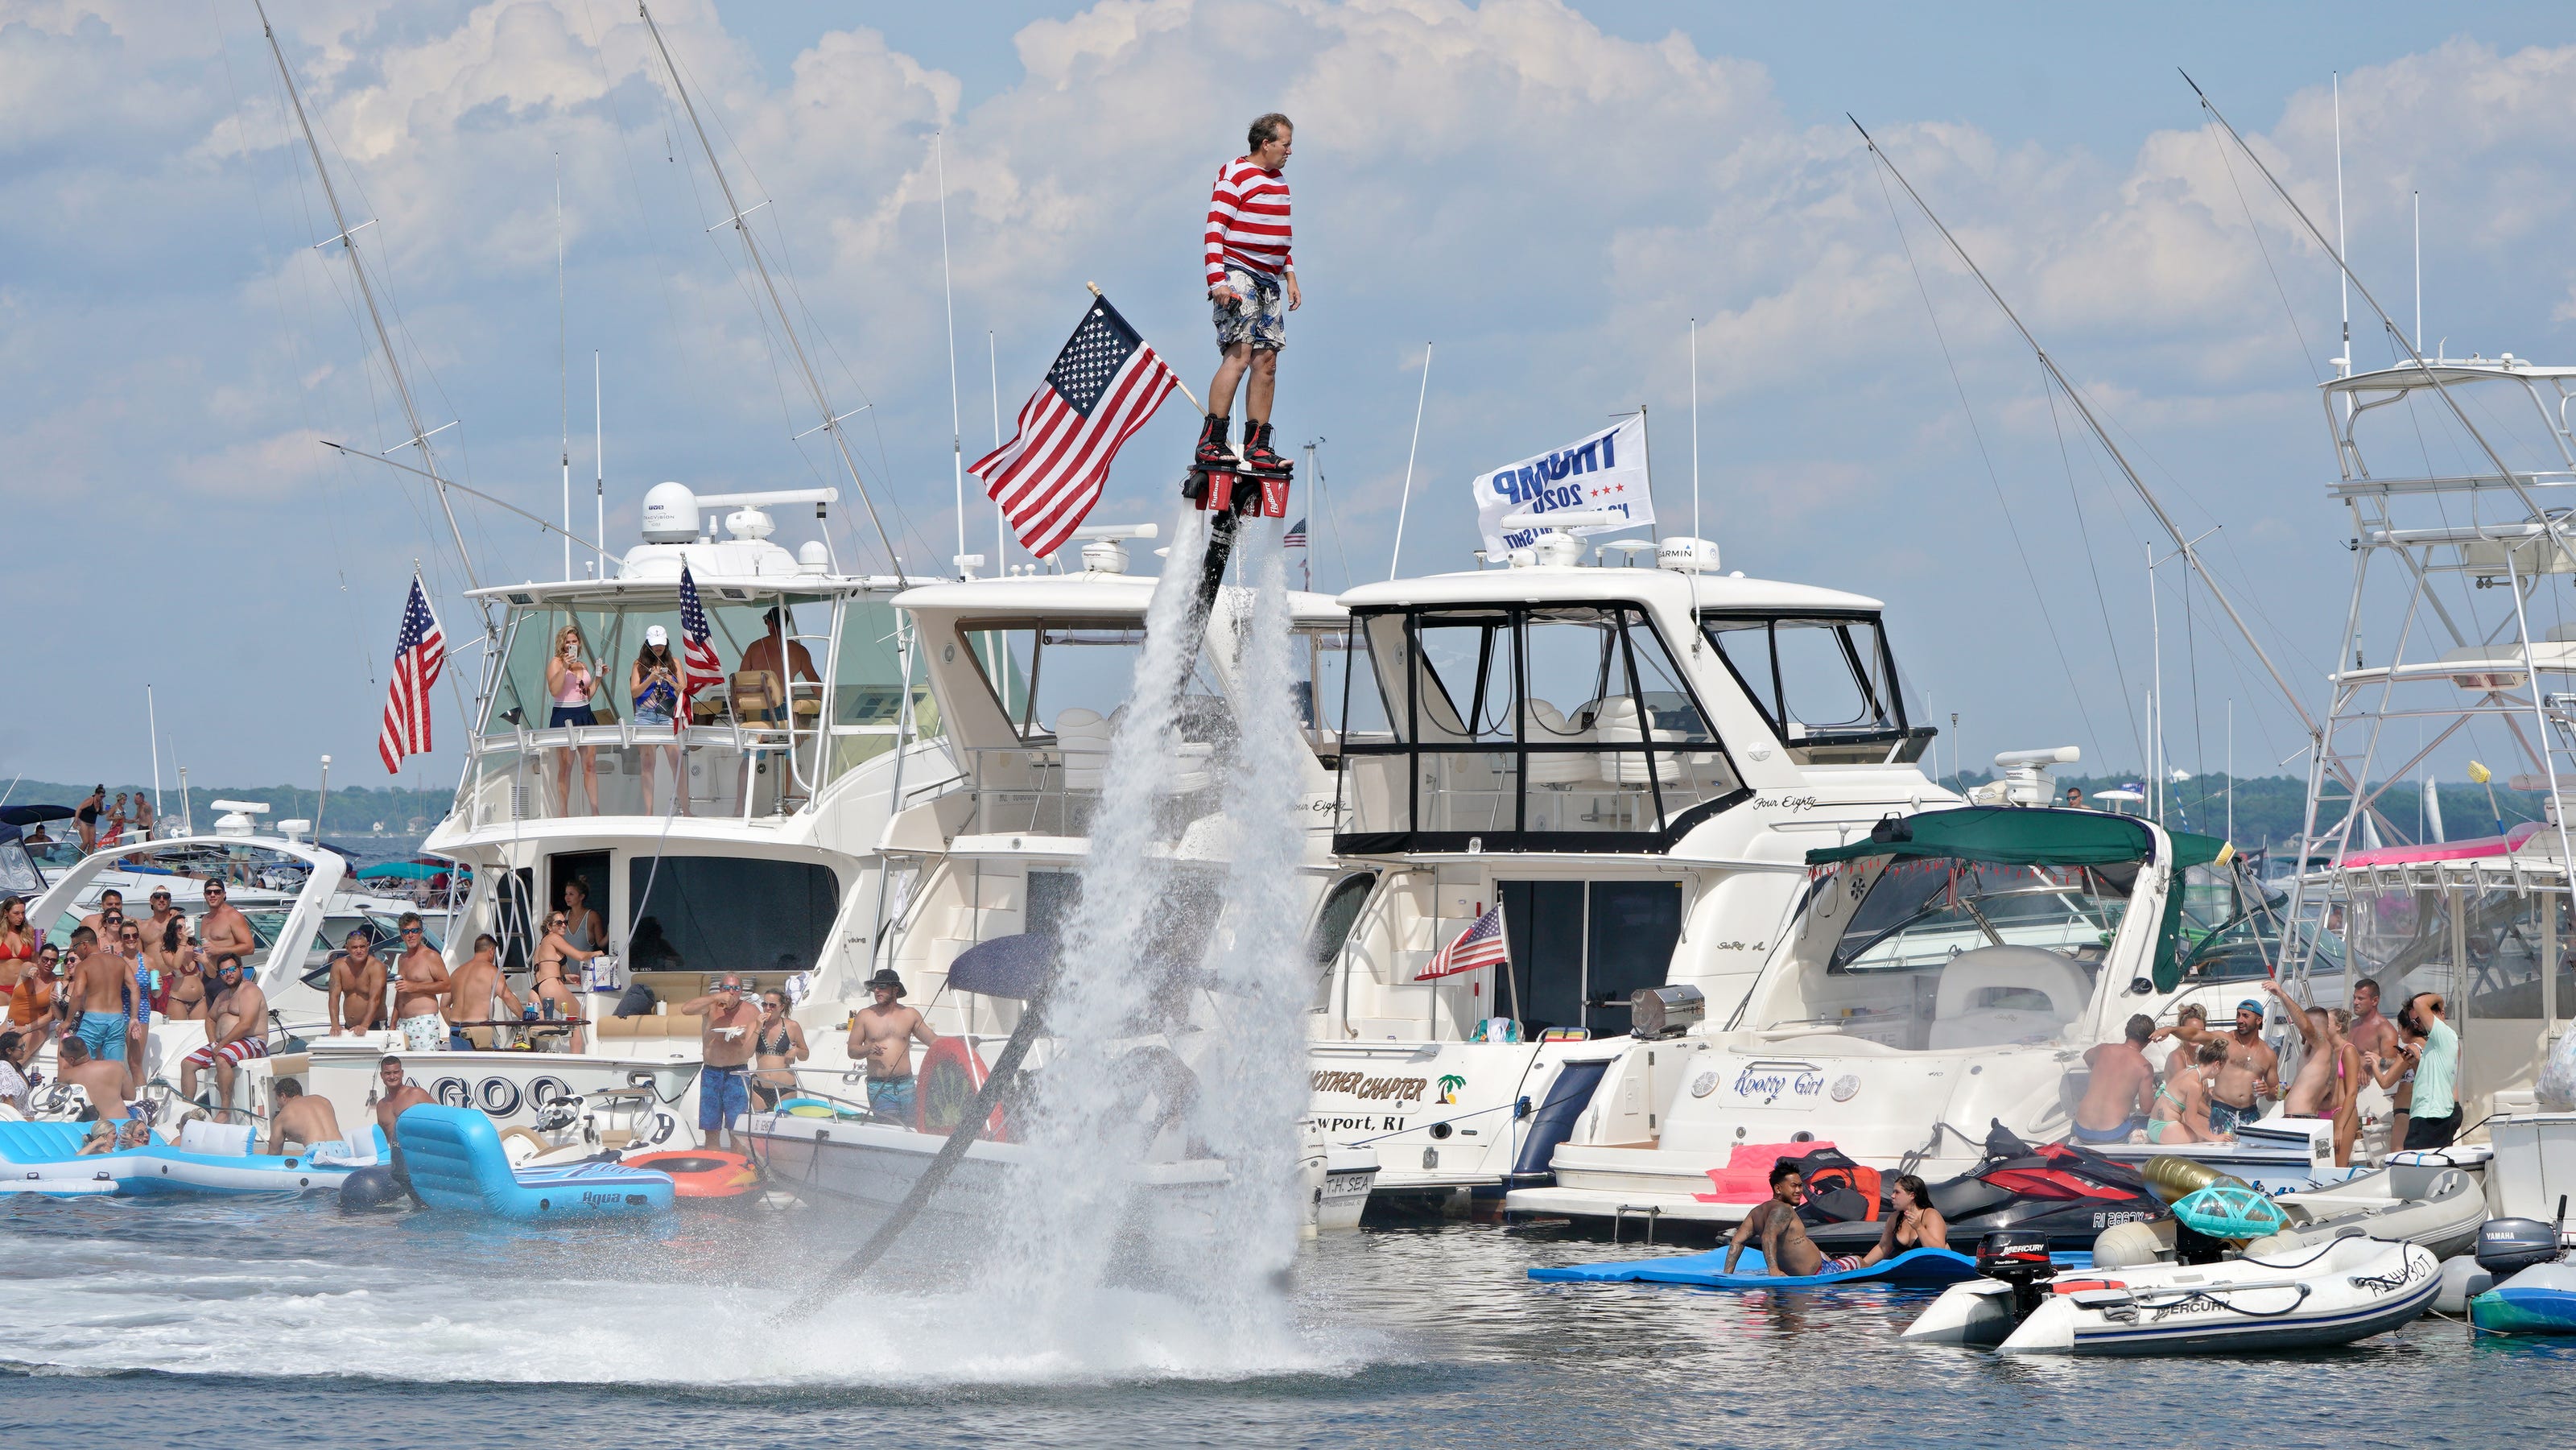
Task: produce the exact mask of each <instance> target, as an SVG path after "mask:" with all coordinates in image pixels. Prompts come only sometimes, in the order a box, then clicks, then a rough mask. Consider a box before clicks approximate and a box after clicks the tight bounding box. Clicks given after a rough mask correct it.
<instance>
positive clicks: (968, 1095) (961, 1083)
mask: <svg viewBox="0 0 2576 1450" xmlns="http://www.w3.org/2000/svg"><path fill="white" fill-rule="evenodd" d="M989 1075H990V1070H989V1069H987V1068H986V1067H985V1066H984V1059H982V1058H981V1057H978V1056H976V1055H975V1050H974V1049H973V1048H971V1047H969V1046H967V1045H966V1039H965V1038H963V1037H943V1038H941V1039H939V1040H938V1041H937V1042H934V1043H932V1044H931V1045H930V1050H929V1051H928V1052H925V1053H923V1054H922V1055H921V1066H920V1068H919V1069H918V1070H917V1071H916V1072H915V1073H914V1076H913V1096H912V1125H913V1127H915V1128H917V1129H919V1130H920V1131H922V1132H924V1133H930V1134H935V1135H936V1136H939V1137H942V1138H945V1137H947V1136H948V1135H949V1134H951V1133H953V1132H955V1131H957V1125H958V1124H959V1123H960V1122H962V1121H964V1120H965V1117H966V1109H967V1108H968V1107H970V1106H972V1105H973V1104H974V1101H975V1094H976V1093H978V1092H980V1091H982V1090H983V1087H984V1079H985V1078H986V1077H987V1076H989ZM984 1136H985V1137H987V1138H989V1139H991V1140H992V1141H994V1142H996V1143H1007V1142H1009V1141H1010V1140H1011V1134H1010V1128H1009V1125H1008V1124H1007V1123H1006V1122H1004V1121H1003V1118H1002V1110H1001V1108H999V1107H998V1106H997V1107H995V1108H994V1109H993V1116H992V1117H991V1118H989V1119H988V1120H986V1122H985V1124H984Z"/></svg>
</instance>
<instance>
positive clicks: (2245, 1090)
mask: <svg viewBox="0 0 2576 1450" xmlns="http://www.w3.org/2000/svg"><path fill="white" fill-rule="evenodd" d="M2217 1040H2218V1041H2220V1042H2224V1043H2226V1044H2227V1063H2226V1065H2225V1066H2223V1067H2221V1068H2220V1069H2219V1070H2218V1077H2217V1080H2216V1081H2214V1082H2212V1083H2211V1084H2210V1085H2209V1126H2210V1131H2212V1132H2216V1133H2234V1132H2235V1131H2236V1126H2237V1124H2239V1123H2250V1122H2253V1121H2254V1120H2255V1119H2256V1118H2259V1117H2261V1116H2263V1099H2265V1098H2267V1097H2279V1096H2280V1095H2281V1060H2280V1058H2278V1057H2277V1056H2275V1055H2274V1054H2273V1052H2272V1049H2271V1047H2270V1046H2269V1045H2268V1044H2266V1043H2265V1042H2264V1041H2263V1004H2262V1003H2260V1002H2257V1001H2255V1000H2254V999H2253V998H2251V997H2248V998H2246V999H2245V1000H2244V1001H2242V1002H2239V1003H2237V1004H2236V1030H2235V1031H2233V1032H2230V1033H2226V1034H2224V1035H2222V1036H2220V1037H2219V1038H2218V1039H2217Z"/></svg>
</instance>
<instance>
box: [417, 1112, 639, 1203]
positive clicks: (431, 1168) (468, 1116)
mask: <svg viewBox="0 0 2576 1450" xmlns="http://www.w3.org/2000/svg"><path fill="white" fill-rule="evenodd" d="M395 1129H396V1131H397V1132H398V1133H399V1134H400V1135H401V1137H402V1147H403V1165H404V1167H405V1168H406V1169H407V1170H409V1172H410V1174H411V1184H412V1187H413V1188H414V1189H416V1190H417V1191H418V1192H419V1194H420V1196H421V1198H422V1200H423V1201H424V1202H426V1203H428V1204H429V1206H430V1207H432V1208H445V1209H463V1210H465V1211H467V1212H470V1213H485V1214H490V1215H493V1216H494V1217H497V1218H513V1219H539V1218H632V1217H638V1216H641V1215H645V1214H652V1213H663V1212H667V1211H669V1209H670V1207H671V1200H672V1198H673V1196H674V1189H673V1185H672V1182H671V1175H669V1174H668V1173H656V1172H654V1171H652V1170H651V1169H648V1168H630V1167H628V1166H626V1165H625V1164H622V1163H567V1164H562V1165H558V1166H552V1167H526V1168H513V1167H511V1166H510V1157H509V1154H508V1153H507V1152H505V1151H503V1149H502V1147H501V1135H500V1133H499V1132H498V1131H496V1130H495V1129H494V1128H493V1126H492V1120H491V1119H490V1118H488V1117H486V1116H484V1115H483V1113H482V1112H481V1111H480V1110H479V1109H475V1108H451V1107H448V1106H445V1105H444V1104H439V1103H423V1104H421V1105H420V1106H418V1107H413V1108H405V1109H404V1110H403V1114H402V1117H401V1118H400V1119H399V1120H397V1122H396V1123H395Z"/></svg>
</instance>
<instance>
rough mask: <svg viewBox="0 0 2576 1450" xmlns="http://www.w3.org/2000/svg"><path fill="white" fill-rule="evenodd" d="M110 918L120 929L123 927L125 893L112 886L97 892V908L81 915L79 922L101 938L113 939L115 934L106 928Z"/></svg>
mask: <svg viewBox="0 0 2576 1450" xmlns="http://www.w3.org/2000/svg"><path fill="white" fill-rule="evenodd" d="M110 918H114V919H115V920H116V922H117V923H118V926H119V929H120V930H122V929H123V923H124V921H125V893H124V892H122V891H119V890H117V889H116V888H115V887H113V886H111V887H109V888H107V889H106V890H105V891H102V892H100V893H99V894H98V910H96V911H93V912H91V913H90V914H89V915H87V916H84V917H82V918H81V919H80V924H81V925H83V926H85V927H88V928H89V929H90V930H91V931H94V932H96V933H98V934H99V936H100V937H101V938H103V939H105V940H109V941H113V940H115V935H114V933H111V932H110V931H109V930H108V929H107V923H108V921H109V919H110Z"/></svg>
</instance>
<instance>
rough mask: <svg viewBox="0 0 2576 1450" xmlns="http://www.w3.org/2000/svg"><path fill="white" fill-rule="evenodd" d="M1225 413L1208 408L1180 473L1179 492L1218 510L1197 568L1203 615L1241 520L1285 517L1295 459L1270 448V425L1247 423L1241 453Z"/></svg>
mask: <svg viewBox="0 0 2576 1450" xmlns="http://www.w3.org/2000/svg"><path fill="white" fill-rule="evenodd" d="M1226 430H1227V419H1226V418H1225V416H1224V415H1223V414H1219V413H1210V414H1209V415H1208V417H1207V423H1206V425H1205V426H1204V427H1202V428H1201V429H1200V430H1199V447H1198V452H1197V454H1196V455H1195V456H1194V457H1193V458H1192V459H1191V461H1190V471H1189V472H1188V473H1187V474H1186V475H1184V476H1183V477H1182V479H1181V497H1183V498H1186V499H1188V500H1190V501H1191V502H1192V503H1195V504H1197V505H1198V506H1199V509H1200V511H1201V512H1203V513H1210V514H1214V515H1215V516H1216V517H1214V518H1212V519H1210V520H1208V547H1207V557H1206V559H1205V561H1204V562H1203V563H1202V564H1201V566H1200V569H1199V612H1200V614H1201V615H1202V616H1204V615H1205V613H1206V611H1207V608H1208V606H1209V605H1210V604H1211V603H1213V602H1214V601H1215V599H1216V591H1217V585H1218V584H1219V583H1220V582H1221V581H1223V580H1224V578H1225V566H1226V562H1227V560H1228V559H1229V558H1230V557H1231V556H1232V555H1233V553H1234V535H1235V530H1236V529H1238V528H1239V527H1241V521H1242V520H1244V519H1246V518H1249V517H1254V516H1259V517H1261V518H1271V519H1284V518H1286V517H1287V516H1288V482H1289V478H1290V475H1291V474H1292V473H1294V471H1295V465H1293V464H1291V463H1289V461H1288V460H1286V459H1284V458H1282V457H1280V456H1279V455H1278V454H1277V453H1275V452H1272V451H1271V449H1270V425H1269V424H1267V423H1246V424H1245V425H1244V453H1243V456H1240V457H1238V456H1237V455H1236V454H1235V452H1234V450H1233V449H1232V448H1231V447H1229V446H1227V439H1226Z"/></svg>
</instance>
